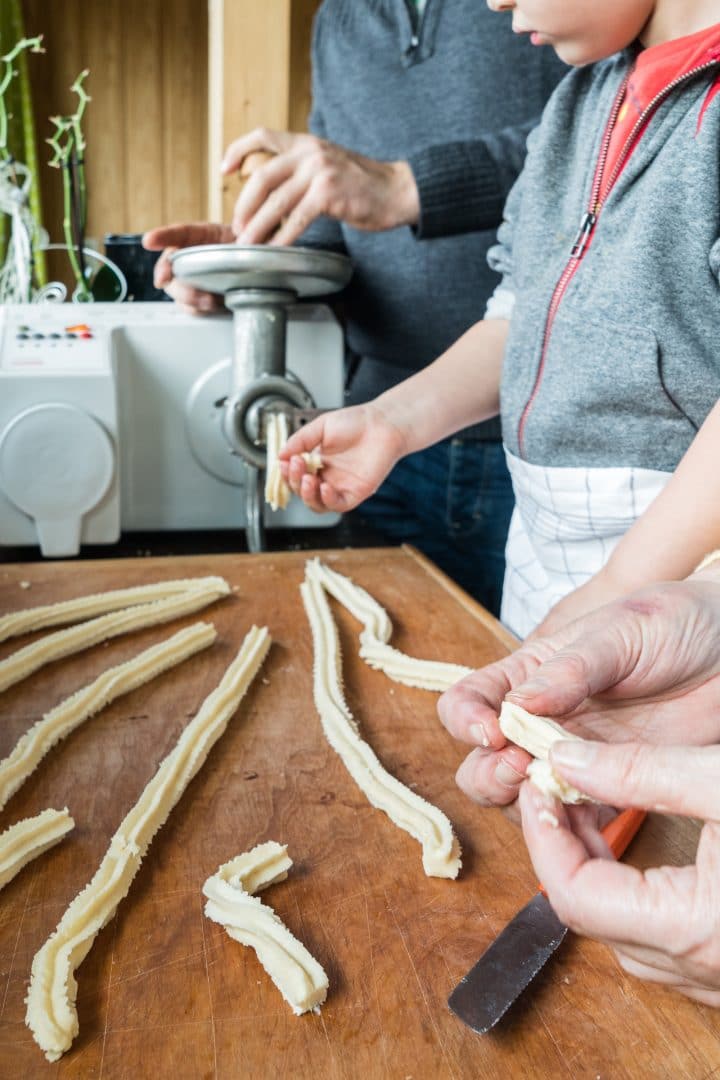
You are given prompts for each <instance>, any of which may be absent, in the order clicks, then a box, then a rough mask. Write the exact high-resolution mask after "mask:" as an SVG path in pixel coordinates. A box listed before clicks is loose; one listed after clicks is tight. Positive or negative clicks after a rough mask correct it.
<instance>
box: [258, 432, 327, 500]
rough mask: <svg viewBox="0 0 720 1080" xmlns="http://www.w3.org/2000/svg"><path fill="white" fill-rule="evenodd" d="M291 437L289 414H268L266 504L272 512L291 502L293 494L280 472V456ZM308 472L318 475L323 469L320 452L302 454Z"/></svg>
mask: <svg viewBox="0 0 720 1080" xmlns="http://www.w3.org/2000/svg"><path fill="white" fill-rule="evenodd" d="M289 437H290V422H289V420H288V417H287V413H284V412H276V413H275V412H271V413H269V414H268V417H267V420H266V428H265V446H266V449H267V462H266V477H265V502H267V503H269V504H270V508H271V509H272V510H284V509H285V507H286V506H287V504H288V503H289V502H290V496H291V494H292V492H291V491H290V488H289V487H288V485H287V484H286V483H285V480H284V479H283V475H282V473H281V472H280V459H279V454H280V451H281V450H282V448H283V446H284V445H285V443H286V442H287V441H288V439H289ZM300 457H301V458H302V459H303V461H304V462H305V466H306V468H307V470H308V472H311V473H318V472H320V470H321V469H322V467H323V460H322V455H321V454H320V451H319V450H311V451H310V452H309V453H304V454H301V455H300Z"/></svg>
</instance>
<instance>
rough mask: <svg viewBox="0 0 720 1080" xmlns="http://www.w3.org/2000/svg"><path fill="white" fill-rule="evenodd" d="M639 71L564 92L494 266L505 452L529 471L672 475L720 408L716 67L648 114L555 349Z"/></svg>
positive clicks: (535, 147)
mask: <svg viewBox="0 0 720 1080" xmlns="http://www.w3.org/2000/svg"><path fill="white" fill-rule="evenodd" d="M634 55H635V54H634V51H631V50H628V51H626V52H624V53H622V54H619V55H617V56H616V57H613V58H611V59H609V60H607V61H604V62H601V63H599V64H595V65H593V66H591V67H588V68H581V69H579V70H576V71H574V72H572V74H570V75H569V76H568V77H567V78H566V79H565V80H564V81H563V82H562V83H561V84H560V86H559V87H558V89H557V90H556V91H555V94H554V95H553V97H552V99H551V101H550V103H549V105H548V107H547V109H546V111H545V114H544V116H543V121H542V123H541V125H540V127H539V128H538V129H536V131H535V132H534V133H533V135H532V136H531V138H530V140H529V152H528V157H527V159H526V164H525V168H524V171H523V173H522V175H521V177H520V179H519V180H518V182H517V184H516V185H515V187H514V189H513V191H512V193H511V195H510V197H509V199H508V203H507V206H506V210H505V223H504V224H503V225H502V226H501V229H500V231H499V234H498V237H499V244H498V246H496V247H495V248H493V249H492V250H491V252H490V256H489V260H490V264H491V266H492V267H493V268H494V269H496V270H498V271H499V272H500V273H502V274H503V275H504V279H503V283H502V286H501V288H502V289H504V290H509V291H511V292H512V293H514V294H515V300H516V302H515V306H514V310H513V314H512V319H511V326H510V337H509V341H508V345H507V351H506V356H505V365H504V371H503V382H502V391H501V400H502V405H501V409H502V422H503V436H504V440H505V444H506V446H507V448H508V449H509V450H510V451H511V453H513V454H515V455H517V456H519V457H521V458H524V459H525V460H527V461H529V462H531V463H533V464H538V465H545V466H585V467H603V466H639V467H644V468H648V469H658V470H663V471H672V470H673V469H674V468H675V466H676V465H677V464H678V462H679V460H680V458H681V457H682V456H683V454H684V453H685V451H686V450H687V449H688V446H689V445H690V443H691V442H692V439H693V437H694V435H695V433H696V432H697V430H698V428H699V427H700V425H701V424H702V422H703V421H704V419H705V417H706V416H707V414H708V412H709V411H710V410H711V408H712V407H713V405H714V404H715V402H716V401H717V399H718V397H719V396H720V287H719V284H718V280H719V275H720V241H719V240H718V238H719V237H720V96H718V97H717V98H715V99H714V100H713V102H712V104H711V105H710V107H709V108H707V110H706V111H705V112H704V114H703V115H702V116H701V114H702V113H703V105H704V104H705V103H706V99H707V96H708V91H709V89H710V87H711V86H712V84H713V83H714V81H715V79H716V78H717V76H718V73H719V72H720V57H719V56H717V55H715V56H714V57H713V54H712V52H711V53H708V59H707V67H706V69H705V70H704V71H699V72H697V73H696V74H695V75H694V76H693V77H691V78H688V79H686V80H684V81H683V82H682V83H681V84H680V85H679V86H677V87H676V88H674V89H672V90H671V91H670V93H669V94H668V96H667V97H666V98H665V100H664V101H663V103H662V104H661V105H660V106H659V108H658V109H657V111H656V112H655V113H654V115H653V117H652V119H651V121H650V124H649V127H648V128H647V130H646V131H645V133H644V135H643V137H642V138H641V140H640V141H639V143H638V145H637V147H636V149H635V150H634V152H633V153H632V155H631V157H630V158H629V160H628V162H627V164H626V166H625V168H624V170H623V171H622V173H621V174H620V176H619V179H618V180H617V182H616V183H615V186H614V188H613V189H612V192H611V194H610V195H609V197H608V199H607V202H606V204H605V205H604V207H603V208H602V210H601V213H600V215H599V217H598V220H597V224H596V226H595V229H594V234H593V237H592V243H591V244H590V246H589V247H588V248H587V250H586V252H585V254H584V256H583V258H582V261H581V262H580V264H579V266H578V268H577V270H576V273H575V274H574V276H573V277H572V280H571V281H570V284H569V286H568V288H567V290H566V291H565V293H564V296H563V298H562V300H561V302H560V305H559V307H558V309H557V314H556V316H555V319H554V322H553V324H552V330H551V333H550V335H549V339H548V340H547V341H545V335H546V324H547V318H548V311H549V307H550V303H551V298H552V296H553V292H554V290H555V288H556V285H557V282H558V280H559V279H560V276H561V274H562V273H563V270H564V268H565V267H566V266H567V264H568V261H569V256H570V251H571V248H572V246H573V243H574V241H575V240H576V237H577V235H578V228H579V225H580V222H581V219H582V218H583V214H584V213H585V211H586V210H587V208H588V204H589V199H590V191H591V185H592V181H593V175H594V172H595V167H596V162H597V160H598V154H599V149H600V142H601V138H602V135H603V128H604V126H605V122H606V120H607V119H608V117H609V115H610V110H611V108H612V104H613V101H614V99H615V96H616V94H617V92H618V88H619V87H620V84H621V82H622V80H623V77H624V76H625V74H626V73H627V72H628V70H629V68H630V65H631V64H632V63H633V60H634ZM701 120H702V122H700V121H701Z"/></svg>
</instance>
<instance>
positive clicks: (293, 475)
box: [279, 403, 406, 514]
mask: <svg viewBox="0 0 720 1080" xmlns="http://www.w3.org/2000/svg"><path fill="white" fill-rule="evenodd" d="M311 451H318V452H319V454H320V456H321V458H322V468H321V469H320V470H319V472H317V473H315V474H314V473H312V472H311V471H310V469H309V468H308V466H307V465H306V463H305V461H304V459H303V458H302V456H301V455H302V454H303V453H310V452H311ZM405 453H406V441H405V436H404V434H403V432H402V431H401V429H400V428H398V427H397V426H395V425H394V424H393V423H392V422H391V421H390V420H388V418H387V416H386V415H385V413H384V412H383V410H382V409H381V408H379V407H378V406H377V405H375V404H372V403H370V404H368V405H355V406H352V407H351V408H348V409H338V410H336V411H335V412H328V413H324V414H323V415H322V416H318V417H317V418H316V419H315V420H313V421H312V422H311V423H309V424H306V425H305V427H302V428H300V430H299V431H296V432H295V434H294V435H291V436H290V438H289V439H288V441H287V442H286V444H285V446H284V447H283V448H282V450H281V451H280V455H279V458H280V470H281V472H282V475H283V478H284V479H285V480H286V482H287V484H288V485H289V487H290V489H291V490H292V491H293V492H294V493H295V494H296V495H299V496H300V498H301V499H302V500H303V502H304V503H305V504H306V505H307V506H309V507H310V509H311V510H315V511H316V512H317V513H319V514H322V513H326V512H327V511H330V510H333V511H340V512H345V511H346V510H352V509H353V508H354V507H356V506H358V505H359V504H360V503H361V502H363V500H364V499H367V498H368V496H370V495H372V494H373V492H374V491H376V490H377V488H378V487H379V486H380V484H381V483H382V481H383V480H384V479H385V477H386V476H387V474H388V473H389V472H390V470H391V469H392V467H393V465H395V463H396V462H397V461H399V459H400V458H401V457H402V456H403V454H405Z"/></svg>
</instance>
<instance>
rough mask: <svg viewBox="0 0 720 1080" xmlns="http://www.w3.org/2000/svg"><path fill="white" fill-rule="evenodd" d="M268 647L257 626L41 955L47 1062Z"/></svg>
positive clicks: (32, 1024)
mask: <svg viewBox="0 0 720 1080" xmlns="http://www.w3.org/2000/svg"><path fill="white" fill-rule="evenodd" d="M269 648H270V635H269V634H268V631H267V629H266V628H261V629H259V628H258V627H257V626H253V627H252V629H251V630H250V631H249V633H248V634H247V636H246V638H245V640H244V642H243V644H242V647H241V649H240V651H239V653H238V655H237V656H236V658H235V660H233V662H232V663H231V664H230V666H229V667H228V669H227V671H226V672H225V674H224V676H223V678H222V680H221V681H220V684H219V685H218V686H217V688H216V689H215V690H213V692H212V693H211V694H210V695H209V696H208V697H207V698H206V699H205V701H204V702H203V704H202V705H201V707H200V710H199V712H198V714H197V716H195V718H194V719H193V720H191V721H190V723H189V724H188V725H187V727H186V728H185V730H184V731H183V733H182V735H181V736H180V738H179V740H178V742H177V743H176V745H175V748H174V749H173V750H172V751H171V752H170V753H169V754H168V755H167V757H166V758H165V759H164V760H163V761H162V763H161V764H160V766H159V768H158V770H157V772H156V773H155V776H154V777H153V778H152V780H151V781H150V782H149V784H148V785H147V787H146V788H145V790H144V791H143V793H142V795H141V796H140V798H139V799H138V801H137V802H136V803H135V806H134V807H133V808H132V810H130V812H129V813H128V814H127V815H126V817H125V818H124V820H123V822H122V823H121V825H120V827H119V828H118V830H117V832H116V833H115V835H114V836H113V838H112V840H111V841H110V846H109V848H108V851H107V853H106V855H105V857H104V858H103V860H102V862H101V863H100V866H99V867H98V869H97V871H96V873H95V875H94V877H93V878H92V880H91V881H90V883H89V884H88V885H87V886H86V887H85V888H84V889H83V891H82V892H81V893H79V895H78V896H76V897H75V899H74V900H73V901H72V902H71V904H70V906H69V907H68V908H67V910H66V911H65V914H64V915H63V916H62V918H61V920H60V922H59V924H58V926H57V929H56V930H55V931H54V932H53V934H51V936H50V937H49V939H48V940H47V941H46V942H45V944H44V945H43V946H42V948H41V949H40V950H39V951H38V952H37V953H36V954H35V958H34V960H33V964H32V973H31V977H30V989H29V991H28V996H27V999H26V1001H27V1013H26V1018H25V1020H26V1023H27V1025H28V1027H29V1028H30V1030H31V1031H32V1033H33V1036H34V1038H35V1041H36V1042H37V1044H38V1045H39V1046H40V1047H41V1048H42V1049H43V1050H44V1051H45V1056H46V1057H47V1059H48V1061H57V1060H58V1059H59V1058H60V1057H61V1056H62V1055H63V1054H64V1053H65V1051H66V1050H68V1049H69V1048H70V1046H71V1044H72V1041H73V1039H74V1038H75V1036H76V1035H77V1033H78V1030H79V1029H78V1017H77V1009H76V1008H75V999H76V997H77V989H78V988H77V982H76V980H75V971H76V969H77V968H78V967H79V965H80V964H81V963H82V961H83V960H84V959H85V957H86V956H87V954H88V952H89V951H90V948H91V947H92V943H93V941H94V940H95V937H96V935H97V934H98V933H99V931H100V930H101V929H102V928H103V926H105V925H106V924H107V923H108V922H109V920H110V919H111V918H112V916H113V914H114V913H115V910H116V909H117V906H118V904H119V903H120V901H121V900H122V899H123V897H125V896H126V895H127V892H128V890H129V888H130V885H131V883H132V880H133V878H134V877H135V874H136V873H137V871H138V869H139V867H140V863H141V861H142V859H143V856H144V855H145V853H146V851H147V849H148V847H149V846H150V843H151V841H152V839H153V837H154V836H155V834H156V833H157V831H158V829H160V828H161V826H162V825H164V823H165V822H166V820H167V818H168V816H169V814H170V811H171V810H172V809H173V807H174V806H175V804H176V803H177V801H178V800H179V799H180V797H181V795H182V793H183V792H184V790H185V788H186V787H187V786H188V784H189V783H190V781H191V780H192V778H193V777H194V776H195V774H196V773H197V772H198V771H199V770H200V768H201V767H202V765H203V764H204V762H205V759H206V758H207V756H208V754H209V752H210V750H211V748H212V746H213V745H214V743H215V742H217V740H218V739H219V738H220V736H221V735H222V734H223V732H224V731H225V729H226V727H227V725H228V721H229V720H230V718H231V716H232V715H233V713H234V712H235V711H236V710H237V708H238V705H239V704H240V701H241V699H242V697H243V695H244V694H245V692H246V691H247V689H248V687H249V686H250V683H251V682H252V680H253V678H254V677H255V675H256V674H257V672H258V670H259V668H260V665H261V664H262V662H263V660H264V659H265V656H266V655H267V652H268V649H269Z"/></svg>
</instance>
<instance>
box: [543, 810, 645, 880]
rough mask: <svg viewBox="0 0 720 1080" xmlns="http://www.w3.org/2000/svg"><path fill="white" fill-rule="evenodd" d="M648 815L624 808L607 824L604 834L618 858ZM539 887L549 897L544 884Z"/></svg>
mask: <svg viewBox="0 0 720 1080" xmlns="http://www.w3.org/2000/svg"><path fill="white" fill-rule="evenodd" d="M646 817H647V812H646V811H645V810H623V811H622V813H621V814H618V815H617V817H614V818H613V819H612V821H611V822H610V823H609V824H608V825H606V826H605V828H604V829H603V831H602V835H603V838H604V840H605V843H606V844H607V846H608V847H609V848H610V850H611V851H612V853H613V855H614V856H615V858H616V859H619V858H620V856H621V855H623V854H624V852H625V849H626V848H627V847H628V845H629V843H630V841H631V840H632V838H633V837H634V836H635V833H636V832H637V831H638V829H639V828H640V826H641V825H642V823H643V821H644V820H645V818H646ZM538 889H539V891H540V892H541V893H542V894H543V896H545V897H547V893H546V892H545V889H544V888H543V887H542V885H538Z"/></svg>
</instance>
